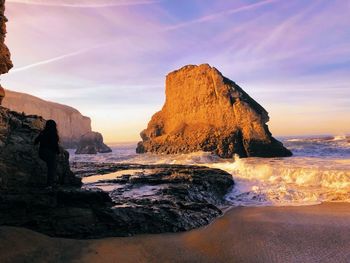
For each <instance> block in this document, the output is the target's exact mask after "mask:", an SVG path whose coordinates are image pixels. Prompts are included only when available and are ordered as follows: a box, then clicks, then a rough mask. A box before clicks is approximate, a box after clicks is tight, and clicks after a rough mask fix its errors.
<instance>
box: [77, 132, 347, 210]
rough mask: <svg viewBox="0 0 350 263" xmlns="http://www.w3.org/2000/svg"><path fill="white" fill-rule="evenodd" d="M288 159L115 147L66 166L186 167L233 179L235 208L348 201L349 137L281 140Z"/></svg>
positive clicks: (80, 157) (232, 198)
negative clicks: (217, 171)
mask: <svg viewBox="0 0 350 263" xmlns="http://www.w3.org/2000/svg"><path fill="white" fill-rule="evenodd" d="M283 143H284V144H285V145H286V147H287V148H289V149H291V150H292V152H293V154H294V156H293V157H289V158H244V159H240V158H238V157H235V158H232V159H221V158H219V157H218V156H215V155H213V154H210V153H206V152H196V153H191V154H178V155H162V154H160V155H156V154H141V155H138V154H135V144H130V145H116V146H115V147H114V148H113V150H114V151H113V153H110V154H98V155H93V156H88V155H74V153H72V152H71V161H92V162H124V163H143V164H155V163H157V164H160V163H167V164H188V165H192V164H194V165H204V166H208V167H212V168H219V169H222V170H225V171H227V172H229V173H230V174H232V176H233V179H234V181H235V187H234V188H233V189H232V191H231V192H230V193H228V194H227V196H226V198H227V200H228V201H229V202H231V203H232V205H240V206H290V205H311V204H318V203H322V202H350V138H349V137H347V136H335V137H332V136H329V137H319V138H285V139H283Z"/></svg>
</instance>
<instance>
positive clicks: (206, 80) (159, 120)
mask: <svg viewBox="0 0 350 263" xmlns="http://www.w3.org/2000/svg"><path fill="white" fill-rule="evenodd" d="M268 121H269V116H268V113H267V111H266V110H265V109H264V108H263V107H262V106H261V105H260V104H259V103H257V102H256V101H255V100H254V99H252V98H251V97H250V96H249V95H248V94H247V93H246V92H245V91H244V90H243V89H242V88H240V87H239V86H238V85H237V84H236V83H234V82H233V81H231V80H229V79H228V78H226V77H224V76H223V75H222V74H221V73H220V72H219V71H218V70H217V69H216V68H214V67H211V66H210V65H208V64H202V65H199V66H197V65H188V66H185V67H183V68H181V69H179V70H176V71H173V72H171V73H169V74H168V75H167V77H166V101H165V104H164V106H163V108H162V110H161V111H159V112H157V113H156V114H154V115H153V117H152V119H151V121H150V122H149V124H148V127H147V129H145V130H144V131H142V132H141V138H142V142H139V144H138V147H137V152H138V153H144V152H155V153H168V154H173V153H174V154H175V153H188V152H195V151H208V152H213V153H216V154H217V155H219V156H220V157H223V158H230V157H233V156H234V154H238V155H239V156H240V157H250V156H261V157H274V156H290V155H291V154H292V153H291V152H290V151H289V150H288V149H286V148H285V147H284V146H283V145H282V143H280V142H279V141H277V140H276V139H274V138H273V137H272V136H271V133H270V131H269V129H268V127H267V125H266V123H267V122H268Z"/></svg>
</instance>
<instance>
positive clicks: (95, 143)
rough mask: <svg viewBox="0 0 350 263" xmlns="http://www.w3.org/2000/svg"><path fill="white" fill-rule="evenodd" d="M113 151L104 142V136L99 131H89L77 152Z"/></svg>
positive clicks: (83, 137)
mask: <svg viewBox="0 0 350 263" xmlns="http://www.w3.org/2000/svg"><path fill="white" fill-rule="evenodd" d="M109 152H112V150H111V148H109V147H108V146H107V145H106V144H104V143H103V137H102V134H101V133H98V132H88V133H86V134H84V135H83V136H82V137H81V138H80V140H79V143H78V147H77V150H76V151H75V153H76V154H96V153H109Z"/></svg>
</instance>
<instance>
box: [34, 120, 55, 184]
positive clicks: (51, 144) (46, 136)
mask: <svg viewBox="0 0 350 263" xmlns="http://www.w3.org/2000/svg"><path fill="white" fill-rule="evenodd" d="M58 142H59V137H58V132H57V125H56V122H55V121H54V120H48V121H47V122H46V125H45V128H44V130H43V131H41V132H40V134H39V136H38V137H37V138H36V139H35V142H34V143H35V144H38V143H40V147H39V156H40V158H41V159H42V160H43V161H44V162H45V163H46V165H47V186H48V187H52V186H54V182H55V173H56V157H57V155H58V154H59V146H58Z"/></svg>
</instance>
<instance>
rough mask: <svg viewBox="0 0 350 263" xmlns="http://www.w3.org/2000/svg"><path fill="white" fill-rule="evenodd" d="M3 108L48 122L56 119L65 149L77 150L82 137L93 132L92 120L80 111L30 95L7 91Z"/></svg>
mask: <svg viewBox="0 0 350 263" xmlns="http://www.w3.org/2000/svg"><path fill="white" fill-rule="evenodd" d="M0 96H1V91H0ZM3 106H4V107H6V108H9V109H11V110H13V111H17V112H24V113H25V114H28V115H39V116H42V117H43V118H44V119H46V120H49V119H54V120H55V121H56V123H57V127H58V131H59V135H60V140H61V144H62V145H63V146H64V147H65V148H76V147H77V145H78V142H79V140H80V137H81V136H83V135H84V134H86V133H88V132H91V120H90V118H89V117H85V116H83V115H82V114H81V113H80V112H79V111H78V110H76V109H74V108H72V107H69V106H66V105H62V104H59V103H55V102H50V101H46V100H42V99H40V98H37V97H34V96H31V95H29V94H25V93H20V92H14V91H10V90H6V97H5V98H4V100H3Z"/></svg>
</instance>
